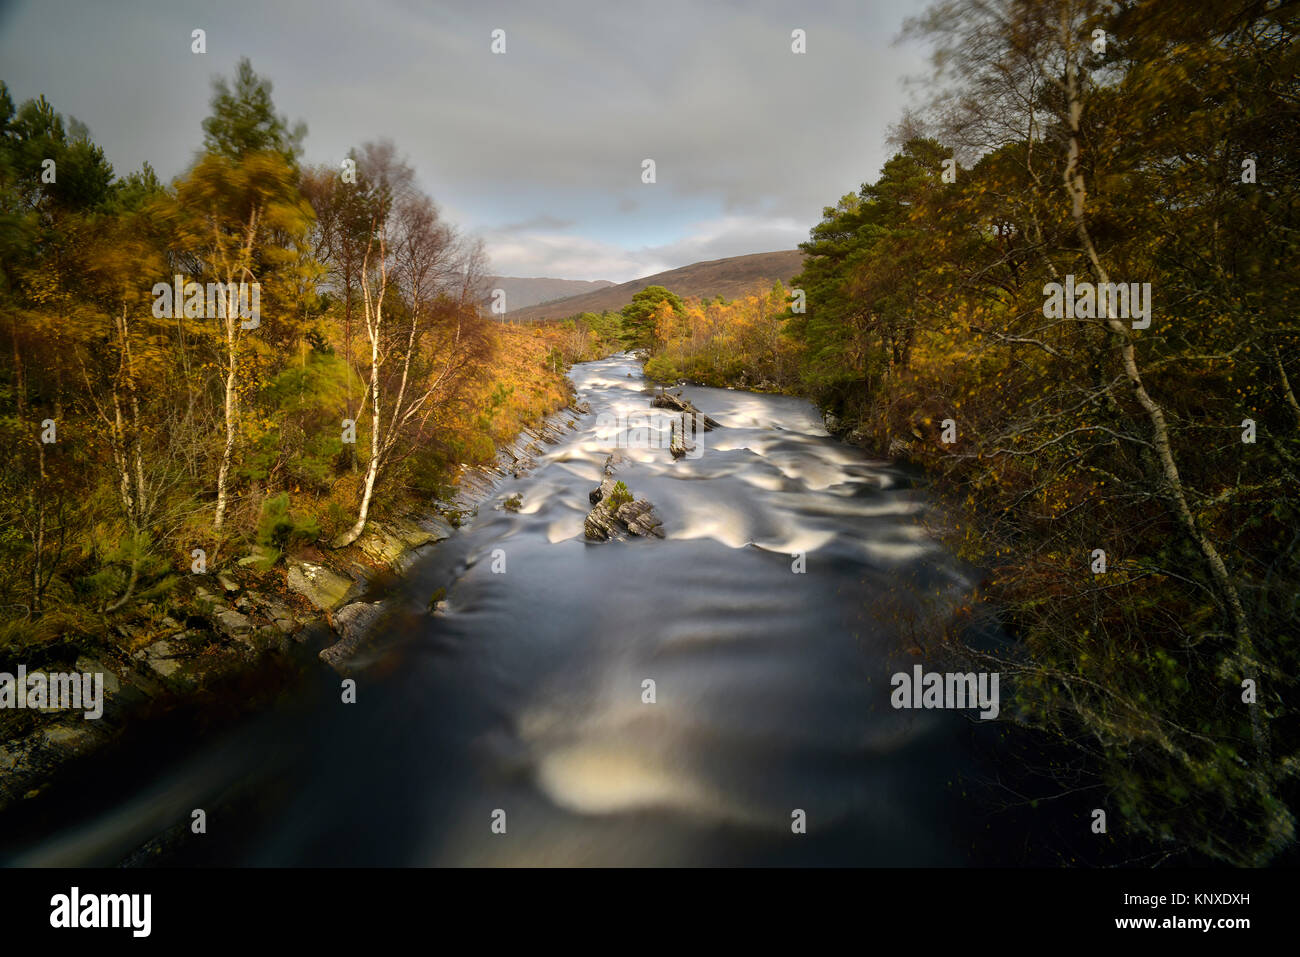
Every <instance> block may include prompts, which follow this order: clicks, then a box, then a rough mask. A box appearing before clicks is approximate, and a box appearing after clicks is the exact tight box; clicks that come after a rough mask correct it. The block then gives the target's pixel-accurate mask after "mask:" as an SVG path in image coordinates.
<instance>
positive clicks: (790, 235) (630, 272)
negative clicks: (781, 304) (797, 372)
mask: <svg viewBox="0 0 1300 957" xmlns="http://www.w3.org/2000/svg"><path fill="white" fill-rule="evenodd" d="M685 233H686V235H685V236H684V237H683V238H682V239H678V240H674V241H672V242H668V243H661V244H658V245H651V246H641V247H631V248H629V247H626V246H623V245H620V244H618V243H613V242H602V241H599V240H593V239H591V238H588V237H584V236H580V235H572V234H568V233H560V232H553V233H542V232H538V233H527V234H522V235H512V236H505V235H501V234H496V233H494V234H491V235H490V236H488V237H485V242H486V247H487V253H488V256H489V258H490V260H491V263H492V272H493V273H494V274H496V275H502V276H556V277H562V278H566V279H608V280H611V281H613V282H627V281H628V280H630V279H639V278H641V277H642V276H649V275H652V274H654V273H657V272H663V271H665V270H667V269H675V268H677V267H678V266H686V265H689V264H691V263H696V262H704V261H707V260H710V259H724V258H726V257H729V256H743V255H746V254H747V253H756V252H771V251H774V250H778V249H793V248H795V246H797V245H798V244H799V243H800V242H803V241H804V240H805V239H807V238H808V227H807V225H806V224H804V223H802V222H800V221H799V220H797V219H794V218H788V217H787V218H782V217H762V216H743V215H735V216H724V217H720V218H717V219H711V220H704V221H698V222H693V223H690V224H688V225H687V227H686V230H685Z"/></svg>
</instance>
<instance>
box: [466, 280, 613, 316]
mask: <svg viewBox="0 0 1300 957" xmlns="http://www.w3.org/2000/svg"><path fill="white" fill-rule="evenodd" d="M483 283H484V288H485V289H487V290H488V298H489V299H490V298H491V295H492V292H491V291H492V290H493V289H504V290H505V291H506V311H507V312H512V311H514V310H515V309H523V308H524V307H525V306H535V305H537V304H538V303H541V302H550V301H551V300H552V299H564V298H568V297H570V296H579V295H582V294H583V293H588V292H595V291H597V290H599V289H604V288H605V287H607V286H612V285H614V284H613V283H612V282H610V281H609V280H608V279H596V280H590V281H589V280H586V279H521V278H519V277H516V276H488V277H486V278H485V279H484V280H483Z"/></svg>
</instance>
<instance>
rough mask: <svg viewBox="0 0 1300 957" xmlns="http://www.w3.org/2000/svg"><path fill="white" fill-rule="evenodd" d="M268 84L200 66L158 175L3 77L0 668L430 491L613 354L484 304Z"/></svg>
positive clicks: (260, 565)
mask: <svg viewBox="0 0 1300 957" xmlns="http://www.w3.org/2000/svg"><path fill="white" fill-rule="evenodd" d="M270 94H271V87H270V84H269V83H268V82H266V81H265V80H263V79H262V78H261V77H259V76H258V75H257V74H256V73H254V71H253V70H252V67H251V66H250V65H249V64H248V62H247V61H244V62H242V63H241V64H240V66H239V69H238V72H237V75H236V76H235V77H234V78H233V79H232V80H230V81H225V80H223V81H220V82H218V84H217V85H216V89H215V91H214V96H213V99H212V103H211V113H210V115H209V116H208V117H207V119H205V120H204V121H203V123H202V129H199V125H198V124H197V123H196V124H195V129H194V131H193V132H194V134H195V138H196V146H198V147H199V150H198V153H197V156H196V159H195V161H194V163H193V165H192V166H191V167H190V168H189V169H188V170H187V171H186V172H185V173H184V174H183V175H181V176H180V177H178V178H177V179H176V181H175V182H173V183H170V184H164V183H162V182H161V181H160V180H159V178H158V177H157V176H156V175H155V173H154V172H153V170H152V169H151V168H150V167H149V166H148V165H147V164H146V165H145V166H144V167H143V168H142V169H140V170H139V171H137V172H134V173H130V174H128V175H125V176H119V175H118V174H117V173H116V172H115V171H114V170H113V168H112V167H111V165H110V164H109V163H108V161H107V160H106V158H105V156H104V154H103V152H102V150H101V149H100V148H99V147H98V146H96V145H95V144H94V143H93V141H92V140H91V139H90V137H89V135H88V133H87V131H86V129H85V128H84V127H83V126H82V125H81V124H79V123H77V122H76V121H73V120H68V119H65V118H64V117H62V116H61V115H60V114H59V113H58V112H57V111H56V110H55V108H54V107H53V106H52V105H51V104H50V103H48V102H47V101H46V100H44V99H43V98H41V99H37V100H34V101H28V102H25V103H22V104H21V105H19V104H15V103H14V101H13V100H12V98H11V97H10V95H9V93H8V91H7V89H5V88H4V87H3V86H0V207H2V208H0V247H2V248H0V259H2V260H3V269H2V270H0V283H2V285H0V304H2V306H3V308H2V310H0V312H2V313H3V319H2V320H0V322H2V323H3V326H2V333H0V334H3V336H4V339H5V340H6V341H5V343H4V346H5V353H6V354H7V360H6V361H5V362H3V363H0V435H2V436H3V445H4V448H5V450H6V455H5V456H4V460H3V462H0V510H3V514H4V516H5V521H4V523H3V532H0V648H2V649H4V651H3V657H4V658H5V659H6V660H8V658H10V657H12V656H13V655H14V654H18V653H19V652H20V651H21V652H22V654H26V655H32V654H37V655H39V653H40V649H41V647H42V646H43V644H44V643H45V642H47V641H53V640H54V638H55V636H58V639H59V641H60V642H63V643H64V644H67V643H68V642H69V641H71V642H72V643H73V644H75V643H76V642H77V641H79V640H84V641H85V642H87V643H93V642H95V641H99V640H113V639H112V636H113V635H114V634H116V631H115V626H116V624H117V623H118V622H119V621H120V619H121V618H122V617H123V616H129V615H132V614H135V613H141V612H145V613H147V612H149V610H150V609H154V610H155V611H158V610H160V609H161V608H162V606H163V605H165V604H166V602H167V596H168V595H169V594H171V593H172V592H173V591H174V590H175V588H176V585H177V583H178V581H179V580H180V579H181V577H182V576H187V575H190V574H192V573H194V572H202V573H205V574H211V573H213V572H216V571H218V570H220V569H222V568H227V567H233V566H234V565H235V564H236V563H238V562H241V560H245V559H247V558H252V559H254V561H253V563H252V564H251V565H249V564H247V563H246V564H245V565H243V566H241V574H249V573H251V571H253V570H255V571H257V572H260V573H263V574H272V573H273V570H274V569H275V568H276V566H277V564H281V563H282V558H283V556H284V554H285V553H286V552H289V551H292V550H294V549H301V548H305V547H317V548H322V547H327V546H329V545H331V544H332V545H335V546H343V545H347V544H348V543H350V542H353V541H355V540H356V539H357V538H358V536H359V535H361V534H362V533H363V532H364V531H365V529H366V527H367V524H368V522H370V521H373V520H374V519H375V518H376V517H377V516H383V515H386V514H389V513H405V512H410V511H412V510H417V509H420V508H423V509H425V510H426V511H427V510H430V509H431V508H432V503H433V500H434V499H435V497H436V496H438V495H439V494H440V493H444V492H446V491H447V488H448V485H449V483H452V482H453V481H454V480H455V476H456V473H457V470H458V468H459V467H460V466H461V465H462V464H466V463H469V464H477V463H484V462H488V461H490V460H491V459H492V458H493V456H494V455H495V449H496V444H497V443H501V442H504V441H508V440H510V439H512V438H513V437H514V436H515V435H516V434H517V433H518V432H519V431H520V429H521V428H523V427H524V426H525V425H527V424H535V423H537V422H538V421H539V420H540V419H541V418H542V417H543V416H545V415H546V414H548V413H550V412H553V411H555V410H557V409H559V408H561V407H563V406H564V405H566V404H567V403H568V402H569V401H570V399H571V394H570V388H569V385H568V383H567V380H566V379H565V377H564V370H565V367H566V365H567V364H569V363H571V362H572V361H574V360H576V359H581V358H591V357H592V356H593V355H595V354H603V353H602V352H601V350H602V348H604V347H603V345H602V340H601V338H600V333H599V332H598V331H593V330H591V329H589V328H586V327H582V328H578V327H576V326H575V325H574V324H572V323H570V324H567V325H566V324H563V323H559V324H557V323H545V324H532V325H527V326H523V325H505V324H501V323H499V322H494V321H492V320H491V319H490V318H488V317H487V316H486V315H485V311H484V310H483V309H481V308H480V303H481V301H482V298H483V295H484V294H483V290H482V289H481V288H480V285H481V284H480V281H479V280H480V273H481V271H482V254H481V252H480V250H479V248H478V246H477V245H476V244H475V243H472V242H470V241H468V240H467V239H466V238H465V237H463V236H461V235H460V234H459V233H458V231H457V230H456V229H455V227H454V226H453V225H452V224H450V223H448V222H447V221H446V220H445V219H444V218H443V217H442V216H441V214H440V212H439V210H438V208H437V206H436V205H434V203H433V201H432V200H431V199H430V198H429V197H428V196H426V195H425V194H424V193H423V192H422V191H421V190H420V189H419V186H418V184H417V183H416V181H415V176H414V173H413V171H412V170H411V169H410V167H409V166H407V165H406V164H405V163H404V162H403V161H402V159H401V157H400V155H399V154H398V152H397V151H396V148H395V147H394V146H393V145H392V144H391V143H387V142H379V143H368V144H364V145H361V146H359V147H358V148H357V149H356V150H354V151H352V152H351V154H350V155H349V157H348V158H347V161H346V162H344V163H343V164H341V165H340V166H330V165H318V166H312V165H308V164H307V163H306V162H305V161H304V158H303V155H302V148H301V142H302V137H303V134H304V132H305V131H304V129H303V128H302V127H301V125H299V126H297V127H294V126H291V125H290V123H289V122H288V121H287V120H286V119H285V118H284V117H282V116H280V115H279V114H277V113H276V111H275V108H274V105H273V103H272V100H271V95H270ZM200 136H201V137H202V140H201V143H200V142H199V137H200ZM177 277H179V278H177ZM216 284H221V285H220V286H217V285H216ZM241 284H242V285H241ZM254 284H256V285H255V286H254ZM250 287H251V289H252V294H251V295H250V294H249V293H250ZM236 290H238V291H239V292H238V294H237V293H236ZM281 567H282V565H281ZM70 636H71V637H70ZM77 636H80V638H78V637H77ZM69 653H75V649H74V650H73V652H69ZM10 670H12V669H10Z"/></svg>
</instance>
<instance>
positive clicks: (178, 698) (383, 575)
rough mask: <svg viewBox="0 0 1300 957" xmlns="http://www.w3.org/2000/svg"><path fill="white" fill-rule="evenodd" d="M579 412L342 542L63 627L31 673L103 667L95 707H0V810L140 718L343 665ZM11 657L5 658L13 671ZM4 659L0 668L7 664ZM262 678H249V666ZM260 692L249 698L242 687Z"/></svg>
mask: <svg viewBox="0 0 1300 957" xmlns="http://www.w3.org/2000/svg"><path fill="white" fill-rule="evenodd" d="M587 411H588V410H587V409H585V408H584V407H583V406H581V405H578V406H570V407H568V408H565V409H562V410H560V411H558V412H556V413H553V414H552V415H550V416H548V417H547V418H546V419H545V420H544V421H543V422H542V424H541V425H539V426H538V427H536V428H526V429H525V430H524V431H523V432H521V433H520V435H519V436H518V437H517V438H516V439H515V441H514V442H512V443H510V444H509V445H506V446H503V447H501V448H500V449H499V450H498V452H497V456H496V459H495V461H494V462H493V463H492V464H491V465H489V466H485V467H473V468H466V469H464V470H462V472H461V474H460V475H459V476H458V480H457V483H456V492H455V494H454V495H453V496H452V497H451V498H450V499H449V500H447V501H440V502H433V503H430V504H429V506H428V507H427V508H425V509H421V510H417V511H415V512H412V513H410V514H407V515H398V516H388V517H385V518H383V519H380V520H375V521H371V522H370V523H369V525H368V527H367V529H366V532H365V534H364V535H363V536H362V537H361V538H360V539H358V540H357V542H356V543H354V544H353V545H351V546H349V547H348V548H345V549H340V550H337V551H335V550H328V549H324V548H321V547H319V546H317V545H313V546H309V547H307V548H304V549H300V550H298V551H296V552H294V553H292V554H290V555H288V556H287V557H286V558H285V559H284V560H283V561H282V562H280V563H278V564H277V565H275V566H273V567H272V568H270V569H269V570H266V571H257V570H256V569H257V567H258V556H256V555H254V556H249V557H246V558H243V559H241V560H239V561H236V562H232V563H230V564H229V565H228V566H227V567H223V568H222V569H221V570H219V571H212V572H209V573H208V574H203V575H199V574H191V575H187V576H185V578H184V579H182V580H181V581H180V582H179V583H178V584H177V585H176V587H175V588H174V589H173V590H172V591H171V592H170V593H169V594H168V595H167V597H166V602H165V604H163V603H162V602H157V603H150V602H142V603H141V604H140V607H139V608H138V609H137V610H136V611H135V612H134V613H133V614H132V615H129V616H121V617H119V618H116V619H115V620H114V622H113V624H111V625H109V626H108V627H107V628H106V629H104V631H103V632H102V633H100V634H94V635H84V634H83V635H72V636H67V637H64V638H63V639H61V640H60V641H59V642H57V643H55V644H53V645H52V646H50V647H46V648H41V649H38V650H34V651H33V652H32V653H29V654H28V655H27V656H26V660H25V661H23V662H21V663H22V664H24V665H25V666H26V668H27V671H28V673H29V674H30V673H35V672H43V673H73V672H80V673H82V674H90V675H99V674H102V675H103V692H102V709H103V710H102V715H101V716H100V717H98V718H95V719H87V718H86V717H85V716H84V714H83V712H82V711H80V710H75V711H74V710H56V709H51V708H40V709H37V708H27V709H13V708H6V709H2V710H0V812H3V811H4V810H6V809H7V808H9V807H10V806H12V805H14V804H16V803H17V802H21V801H25V800H32V799H35V798H38V797H39V796H40V795H41V794H43V793H44V792H45V791H46V790H47V789H48V788H49V787H50V785H51V784H52V783H53V782H54V781H55V780H56V779H57V777H58V776H59V775H60V774H61V773H62V772H63V771H64V770H65V769H69V768H70V767H71V766H73V765H75V764H77V763H79V762H81V761H82V760H83V759H87V758H90V757H91V756H93V755H95V754H97V753H100V752H101V751H103V750H104V749H105V748H106V747H108V746H110V745H111V744H113V743H115V742H117V741H119V740H120V739H121V738H122V737H123V736H124V735H126V734H127V733H128V732H129V729H130V728H131V727H132V726H133V725H135V724H136V723H137V722H140V721H148V720H153V719H156V718H159V717H162V716H165V715H166V714H167V713H168V712H169V711H173V710H176V709H178V708H185V707H190V706H197V707H199V708H202V707H204V706H205V705H206V703H207V698H209V697H214V696H218V695H220V694H221V692H220V691H219V690H217V689H220V688H223V687H225V686H227V685H230V684H238V685H240V687H241V699H242V700H240V701H229V700H224V701H220V702H218V701H213V702H211V705H212V707H213V708H219V709H220V710H222V711H223V712H224V713H226V714H228V715H229V714H232V713H234V714H237V713H239V712H241V711H242V712H248V711H254V710H257V709H258V708H261V707H264V706H266V705H267V704H268V703H269V702H271V701H273V700H274V699H275V696H276V695H277V694H279V693H281V692H282V691H283V690H285V685H286V683H288V684H292V681H293V676H294V675H295V674H299V675H301V674H302V673H303V672H304V671H306V670H309V669H312V668H320V667H322V666H323V665H324V666H328V667H330V668H332V669H334V670H335V671H336V672H339V673H341V674H346V673H348V672H350V671H351V670H353V669H354V667H355V659H356V657H357V656H358V654H359V653H360V652H361V651H362V650H363V649H364V648H366V647H367V646H368V644H369V643H370V642H371V641H372V640H374V639H375V638H376V637H377V636H378V635H379V634H380V633H381V632H382V626H383V622H384V620H385V619H386V617H387V615H388V613H389V612H390V611H391V610H392V609H391V608H390V604H391V603H390V602H389V601H388V600H387V598H386V592H387V590H388V586H389V584H390V583H391V582H393V581H396V579H397V576H399V575H401V574H402V573H403V572H404V571H406V570H407V569H408V568H409V567H410V565H411V564H412V563H413V562H414V561H415V560H416V559H417V558H418V557H419V555H420V554H421V553H422V551H423V550H424V549H426V548H429V547H432V546H434V545H436V544H437V543H438V542H441V541H443V540H445V539H447V538H449V537H451V536H452V535H454V534H455V533H456V530H457V529H458V528H460V527H461V526H463V525H466V524H467V523H469V522H472V521H473V519H474V516H475V514H476V512H477V509H478V507H479V505H480V504H481V503H482V502H483V501H484V500H485V499H486V498H488V497H489V496H490V495H491V494H492V492H493V490H494V489H495V487H496V485H497V484H498V483H499V482H500V481H501V480H502V479H503V478H505V477H506V476H516V477H517V476H519V475H522V474H524V473H526V472H527V471H529V470H530V469H531V468H532V467H533V465H534V462H535V456H536V455H538V454H539V453H540V452H541V451H542V448H543V446H544V445H548V444H554V443H556V442H558V441H559V439H560V437H561V436H562V435H563V434H564V433H565V432H566V431H568V430H569V429H571V428H573V427H574V426H576V425H577V423H578V418H579V417H580V416H582V415H584V414H585V413H586V412H587ZM18 663H19V662H14V663H13V664H14V667H16V666H17V664H18ZM13 670H14V668H11V667H9V666H8V663H5V664H4V665H0V671H9V672H11V673H12V672H13ZM263 674H264V675H269V676H273V678H272V679H271V680H268V681H266V682H259V681H245V680H244V679H246V678H250V677H252V676H258V675H263ZM250 684H251V685H253V686H255V687H257V689H258V690H257V692H256V693H253V694H247V691H248V687H249V685H250Z"/></svg>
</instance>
